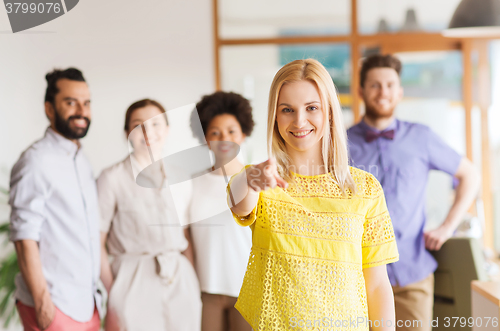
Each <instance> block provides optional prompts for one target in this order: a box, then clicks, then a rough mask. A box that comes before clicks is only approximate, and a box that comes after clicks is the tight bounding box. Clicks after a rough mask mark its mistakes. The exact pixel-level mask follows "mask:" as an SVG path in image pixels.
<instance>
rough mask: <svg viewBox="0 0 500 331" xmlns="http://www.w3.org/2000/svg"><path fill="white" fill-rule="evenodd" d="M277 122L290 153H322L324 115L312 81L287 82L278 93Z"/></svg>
mask: <svg viewBox="0 0 500 331" xmlns="http://www.w3.org/2000/svg"><path fill="white" fill-rule="evenodd" d="M276 123H277V126H278V131H279V133H280V135H281V137H282V138H283V140H284V141H285V145H286V147H287V149H288V151H289V152H292V151H291V150H295V151H297V152H306V151H308V152H311V151H312V150H313V149H314V150H316V149H317V151H314V152H315V153H316V152H320V151H321V138H322V137H323V130H324V115H323V107H322V104H321V97H320V95H319V92H318V89H317V88H316V85H315V84H314V83H312V82H310V81H308V80H301V81H297V82H292V83H286V84H284V85H283V86H282V88H281V90H280V93H279V96H278V107H277V109H276Z"/></svg>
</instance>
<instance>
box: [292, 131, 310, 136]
mask: <svg viewBox="0 0 500 331" xmlns="http://www.w3.org/2000/svg"><path fill="white" fill-rule="evenodd" d="M311 132H312V130H311V131H304V132H300V133H293V132H291V133H292V134H293V135H294V136H295V137H303V136H307V135H308V134H309V133H311Z"/></svg>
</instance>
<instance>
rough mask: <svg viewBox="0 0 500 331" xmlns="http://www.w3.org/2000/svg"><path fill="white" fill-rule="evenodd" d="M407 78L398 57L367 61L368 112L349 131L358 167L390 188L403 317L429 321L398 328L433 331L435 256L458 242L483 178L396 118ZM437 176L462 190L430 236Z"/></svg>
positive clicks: (364, 94) (392, 270) (396, 286)
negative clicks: (433, 173)
mask: <svg viewBox="0 0 500 331" xmlns="http://www.w3.org/2000/svg"><path fill="white" fill-rule="evenodd" d="M400 73H401V62H400V61H399V59H397V58H396V57H394V56H392V55H373V56H370V57H368V58H366V59H365V60H364V61H363V65H362V68H361V72H360V76H361V79H360V84H361V86H360V88H359V94H360V96H361V98H362V99H363V101H364V103H365V109H366V112H365V116H364V117H363V119H362V121H361V122H360V123H358V124H356V125H355V126H353V127H352V128H350V129H349V130H348V131H347V134H348V138H349V152H350V155H351V161H352V162H351V164H352V165H353V166H354V167H358V168H361V169H363V170H366V171H369V172H371V173H372V174H373V175H375V176H376V177H377V179H378V180H379V181H380V183H381V184H382V187H383V189H384V193H385V197H386V201H387V206H388V209H389V213H390V215H391V219H392V222H393V226H394V233H395V236H396V241H397V244H398V249H399V254H400V259H399V261H398V262H396V263H393V264H389V265H388V266H387V271H388V275H389V279H390V281H391V284H392V286H393V291H394V299H395V306H396V319H397V320H403V321H405V320H411V321H413V320H420V321H422V324H421V327H418V328H416V327H415V328H413V327H410V328H407V327H402V328H398V330H417V329H418V330H430V329H431V328H430V324H429V321H430V320H431V318H432V309H433V302H434V270H436V267H437V263H436V261H435V260H434V258H433V257H432V255H431V254H430V253H429V251H428V250H439V249H440V248H441V246H442V245H443V243H444V242H445V241H446V240H447V239H448V238H450V237H451V236H452V234H453V232H454V230H455V229H456V227H457V226H458V225H459V224H460V222H461V221H462V219H463V216H464V214H465V213H466V212H467V210H468V208H469V206H470V205H471V204H472V202H473V201H474V199H475V197H476V195H477V192H478V190H479V183H480V180H479V174H478V171H477V170H476V169H475V167H474V166H473V165H472V163H471V162H470V161H469V160H468V159H467V158H465V157H462V156H460V155H459V154H458V153H457V152H455V151H454V150H453V149H452V148H451V147H450V146H448V145H447V144H446V143H444V141H443V140H442V139H441V138H440V137H439V136H438V135H437V134H435V133H434V132H432V131H431V130H430V129H429V128H428V127H427V126H425V125H422V124H417V123H410V122H405V121H400V120H398V119H396V117H395V114H394V110H395V108H396V106H397V105H398V103H399V102H400V101H401V99H402V97H403V88H402V87H401V81H400V77H399V76H400ZM430 170H440V171H444V172H446V173H448V174H450V175H452V176H454V177H455V178H456V179H457V180H458V186H457V187H456V195H455V201H454V203H453V205H452V207H451V209H450V211H449V213H448V215H447V217H446V218H445V220H444V222H443V223H442V224H441V226H439V227H438V228H437V229H435V230H432V231H428V232H424V226H425V220H426V215H425V200H426V196H425V192H426V185H427V176H428V173H429V171H430ZM403 324H404V323H403ZM411 324H412V325H413V324H414V323H411Z"/></svg>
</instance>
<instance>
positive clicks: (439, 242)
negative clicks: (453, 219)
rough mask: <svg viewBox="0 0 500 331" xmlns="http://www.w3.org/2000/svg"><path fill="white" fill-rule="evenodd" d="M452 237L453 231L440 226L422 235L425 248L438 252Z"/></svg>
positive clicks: (445, 226)
mask: <svg viewBox="0 0 500 331" xmlns="http://www.w3.org/2000/svg"><path fill="white" fill-rule="evenodd" d="M452 235H453V229H452V228H450V227H449V226H447V225H444V224H442V225H441V226H440V227H438V228H437V229H434V230H432V231H428V232H425V233H424V239H425V248H427V249H428V250H430V251H438V250H440V249H441V246H443V244H444V243H445V242H446V240H448V239H450V238H451V236H452Z"/></svg>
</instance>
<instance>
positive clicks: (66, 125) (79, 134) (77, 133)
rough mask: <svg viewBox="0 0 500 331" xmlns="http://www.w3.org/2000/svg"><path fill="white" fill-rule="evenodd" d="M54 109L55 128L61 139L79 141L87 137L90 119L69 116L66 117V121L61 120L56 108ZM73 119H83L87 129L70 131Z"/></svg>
mask: <svg viewBox="0 0 500 331" xmlns="http://www.w3.org/2000/svg"><path fill="white" fill-rule="evenodd" d="M53 107H54V113H55V119H56V122H55V127H56V130H57V132H59V133H60V134H61V135H62V136H63V137H65V138H67V139H70V140H73V139H80V138H83V137H85V136H86V135H87V131H89V127H90V119H89V118H88V117H83V116H80V115H79V116H70V117H68V119H67V120H65V119H64V118H62V117H61V116H60V115H59V112H58V111H57V109H56V107H55V106H53ZM73 119H84V120H85V121H86V122H87V127H86V128H76V129H72V128H71V127H70V121H71V120H73Z"/></svg>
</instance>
